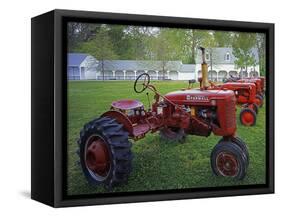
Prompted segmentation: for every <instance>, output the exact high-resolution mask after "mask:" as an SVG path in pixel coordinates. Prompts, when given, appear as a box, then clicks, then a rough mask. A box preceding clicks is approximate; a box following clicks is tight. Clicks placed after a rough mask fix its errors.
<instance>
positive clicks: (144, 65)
mask: <svg viewBox="0 0 281 217" xmlns="http://www.w3.org/2000/svg"><path fill="white" fill-rule="evenodd" d="M252 53H253V55H254V58H255V60H256V63H257V65H256V66H248V67H247V70H246V68H243V69H237V68H236V67H235V57H234V55H233V54H232V48H212V49H206V60H207V63H208V66H209V79H210V80H213V81H222V80H223V79H225V78H228V77H229V76H230V75H233V76H238V75H240V76H241V75H243V77H252V76H259V65H258V52H257V49H253V50H252ZM195 60H196V64H183V63H182V61H166V62H163V61H147V60H104V61H98V60H97V59H95V58H94V57H93V56H91V55H88V54H81V53H69V54H68V67H67V69H68V70H67V71H68V79H69V80H88V79H94V80H135V79H136V77H137V76H139V75H140V74H142V73H144V72H146V73H148V74H149V75H150V77H151V79H153V80H191V79H195V80H197V79H198V77H201V62H202V57H201V52H200V51H198V53H197V55H196V58H195ZM163 68H164V71H165V72H164V74H163Z"/></svg>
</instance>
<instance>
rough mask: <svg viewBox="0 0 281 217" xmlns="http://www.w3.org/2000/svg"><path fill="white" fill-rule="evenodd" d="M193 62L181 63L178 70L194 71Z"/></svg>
mask: <svg viewBox="0 0 281 217" xmlns="http://www.w3.org/2000/svg"><path fill="white" fill-rule="evenodd" d="M194 71H195V64H182V65H181V68H180V72H194Z"/></svg>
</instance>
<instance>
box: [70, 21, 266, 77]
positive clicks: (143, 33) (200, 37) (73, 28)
mask: <svg viewBox="0 0 281 217" xmlns="http://www.w3.org/2000/svg"><path fill="white" fill-rule="evenodd" d="M199 46H203V47H206V48H209V53H210V57H211V58H210V59H211V67H212V64H215V62H216V57H215V54H214V55H212V48H215V47H232V48H233V55H234V56H235V57H236V60H235V65H236V67H237V68H238V69H239V68H241V69H247V67H248V66H256V65H258V64H259V67H260V72H261V74H264V73H265V35H264V34H261V33H244V32H230V31H211V30H199V29H178V28H158V27H145V26H127V25H108V24H94V23H74V22H73V23H72V22H71V23H69V24H68V51H69V52H81V53H88V54H91V55H93V56H94V57H95V58H97V59H98V60H99V61H101V67H102V71H104V69H103V63H104V60H108V59H111V60H116V59H123V60H158V62H160V63H161V66H159V67H160V68H161V70H162V71H163V73H164V72H165V71H166V70H167V67H168V66H167V65H168V64H167V63H168V61H171V60H181V61H182V62H183V63H185V64H194V63H195V61H196V54H197V51H198V47H199ZM253 48H257V51H258V57H259V62H258V63H257V62H256V58H255V57H254V53H253Z"/></svg>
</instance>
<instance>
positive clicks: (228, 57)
mask: <svg viewBox="0 0 281 217" xmlns="http://www.w3.org/2000/svg"><path fill="white" fill-rule="evenodd" d="M225 60H226V61H229V60H230V54H229V53H226V55H225Z"/></svg>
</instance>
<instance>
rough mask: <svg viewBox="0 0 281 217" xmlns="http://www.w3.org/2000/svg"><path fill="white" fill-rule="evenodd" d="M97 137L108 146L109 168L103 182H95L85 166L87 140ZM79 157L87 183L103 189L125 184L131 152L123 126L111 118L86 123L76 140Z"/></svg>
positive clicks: (130, 166) (130, 169)
mask: <svg viewBox="0 0 281 217" xmlns="http://www.w3.org/2000/svg"><path fill="white" fill-rule="evenodd" d="M93 134H95V135H98V136H100V137H102V139H103V140H104V141H105V142H106V145H107V146H108V147H107V148H108V150H109V154H110V161H111V167H110V171H109V173H108V175H107V177H106V179H105V180H102V181H100V180H97V179H95V177H94V176H92V175H91V173H90V172H89V170H88V169H87V166H86V164H85V159H84V158H85V157H84V156H85V150H86V148H87V147H86V145H87V144H86V143H87V141H88V139H89V138H90V137H91V136H92V135H93ZM78 145H79V152H78V153H77V154H78V155H79V157H80V165H81V168H82V171H83V173H84V175H85V177H86V179H87V180H88V181H89V183H91V184H94V185H104V187H105V188H107V189H111V188H112V187H114V186H116V185H119V184H123V183H127V181H128V177H129V175H130V173H131V171H132V158H133V154H132V152H131V146H132V143H131V142H130V141H129V140H128V132H127V131H125V130H124V129H123V126H122V125H121V124H119V123H118V122H117V121H115V120H114V119H112V118H109V117H101V118H98V119H95V120H93V121H91V122H89V123H87V124H86V125H85V126H84V127H83V129H82V130H81V131H80V139H79V140H78Z"/></svg>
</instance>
